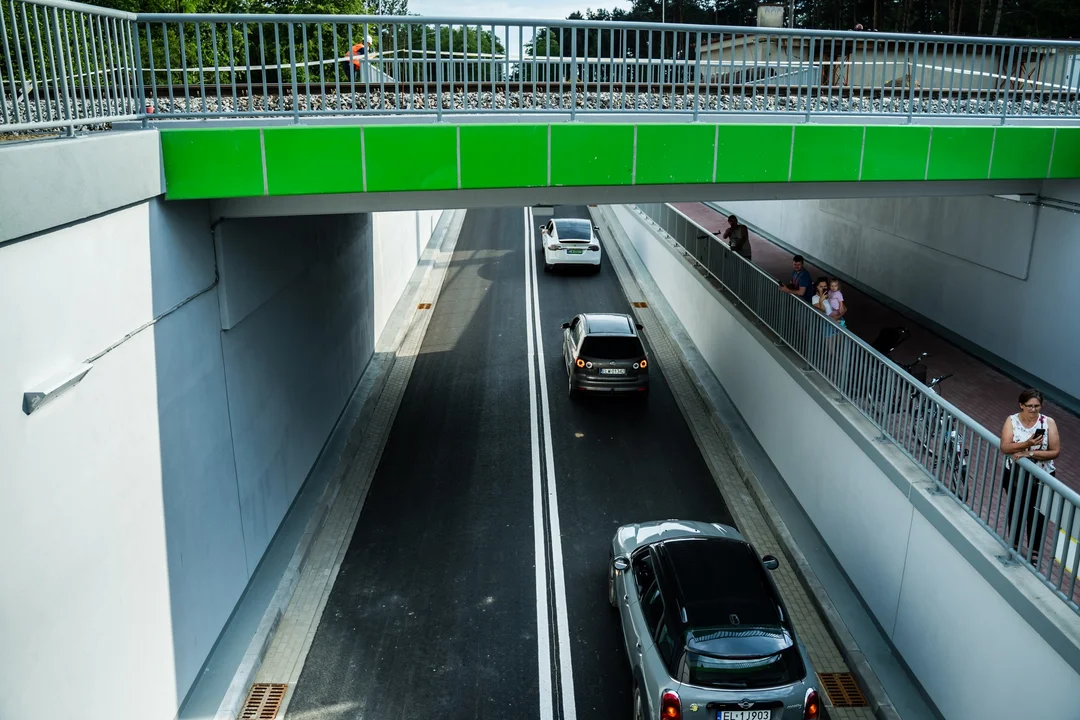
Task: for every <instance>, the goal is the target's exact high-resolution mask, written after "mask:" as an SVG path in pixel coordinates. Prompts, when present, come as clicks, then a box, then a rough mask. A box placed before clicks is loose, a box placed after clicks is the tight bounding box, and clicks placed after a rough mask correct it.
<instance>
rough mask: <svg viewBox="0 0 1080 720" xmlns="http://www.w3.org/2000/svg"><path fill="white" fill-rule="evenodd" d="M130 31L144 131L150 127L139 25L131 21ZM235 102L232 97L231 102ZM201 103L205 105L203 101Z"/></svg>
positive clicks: (140, 114)
mask: <svg viewBox="0 0 1080 720" xmlns="http://www.w3.org/2000/svg"><path fill="white" fill-rule="evenodd" d="M131 30H132V34H133V37H134V40H135V92H137V93H138V95H139V98H138V101H139V117H140V118H141V119H142V126H143V129H144V130H145V129H146V128H147V127H149V126H150V117H149V115H148V114H147V112H146V80H145V78H143V66H142V40H141V37H142V33H141V32H140V31H139V23H138V22H137V21H134V20H132V21H131ZM146 47H147V48H149V47H150V41H149V38H148V39H147V42H146ZM235 101H236V100H235V96H234V99H233V102H235ZM203 102H204V103H205V100H204V101H203ZM218 102H219V103H220V102H221V98H218Z"/></svg>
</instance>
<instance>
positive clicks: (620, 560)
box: [611, 555, 630, 572]
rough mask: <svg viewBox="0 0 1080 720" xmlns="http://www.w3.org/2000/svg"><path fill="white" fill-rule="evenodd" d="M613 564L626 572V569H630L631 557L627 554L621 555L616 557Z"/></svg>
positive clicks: (620, 570) (617, 568)
mask: <svg viewBox="0 0 1080 720" xmlns="http://www.w3.org/2000/svg"><path fill="white" fill-rule="evenodd" d="M611 564H612V565H613V566H614V567H615V569H616V570H618V571H619V572H625V571H626V570H629V569H630V558H628V557H626V556H625V555H620V556H619V557H617V558H615V560H613V561H612V563H611Z"/></svg>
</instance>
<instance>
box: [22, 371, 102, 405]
mask: <svg viewBox="0 0 1080 720" xmlns="http://www.w3.org/2000/svg"><path fill="white" fill-rule="evenodd" d="M93 367H94V366H93V365H91V364H89V363H80V364H79V365H76V366H75V367H74V368H73V369H71V370H68V371H66V372H63V373H61V374H59V375H54V376H53V377H51V378H49V379H48V380H46V381H45V382H43V383H41V384H40V385H38V386H37V387H35V388H33V389H31V390H27V391H26V392H24V393H23V405H22V408H23V412H24V413H26V414H27V415H29V414H30V413H32V412H34V411H35V410H37V409H38V408H40V407H41V406H42V405H45V404H46V403H49V402H51V401H52V400H54V399H55V398H57V397H59V396H60V395H62V394H63V393H64V392H65V391H66V390H68V389H69V388H72V387H74V386H75V385H77V384H78V383H79V381H80V380H82V379H83V378H84V377H85V376H86V373H88V372H90V369H91V368H93Z"/></svg>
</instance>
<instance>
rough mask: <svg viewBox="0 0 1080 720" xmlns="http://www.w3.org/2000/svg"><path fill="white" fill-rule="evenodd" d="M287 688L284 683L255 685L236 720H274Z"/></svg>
mask: <svg viewBox="0 0 1080 720" xmlns="http://www.w3.org/2000/svg"><path fill="white" fill-rule="evenodd" d="M287 687H288V685H286V684H285V683H255V684H254V685H252V686H251V692H250V693H248V698H247V702H245V703H244V707H243V708H242V709H241V710H240V716H239V718H237V720H274V718H276V717H277V714H278V708H280V707H281V701H282V700H284V699H285V688H287Z"/></svg>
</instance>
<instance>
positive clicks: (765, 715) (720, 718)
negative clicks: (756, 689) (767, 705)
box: [716, 710, 772, 720]
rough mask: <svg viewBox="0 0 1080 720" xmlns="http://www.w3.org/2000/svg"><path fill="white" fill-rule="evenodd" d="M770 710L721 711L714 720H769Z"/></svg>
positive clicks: (770, 716)
mask: <svg viewBox="0 0 1080 720" xmlns="http://www.w3.org/2000/svg"><path fill="white" fill-rule="evenodd" d="M771 718H772V711H771V710H721V711H720V712H719V713H718V714H717V716H716V720H771Z"/></svg>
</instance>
